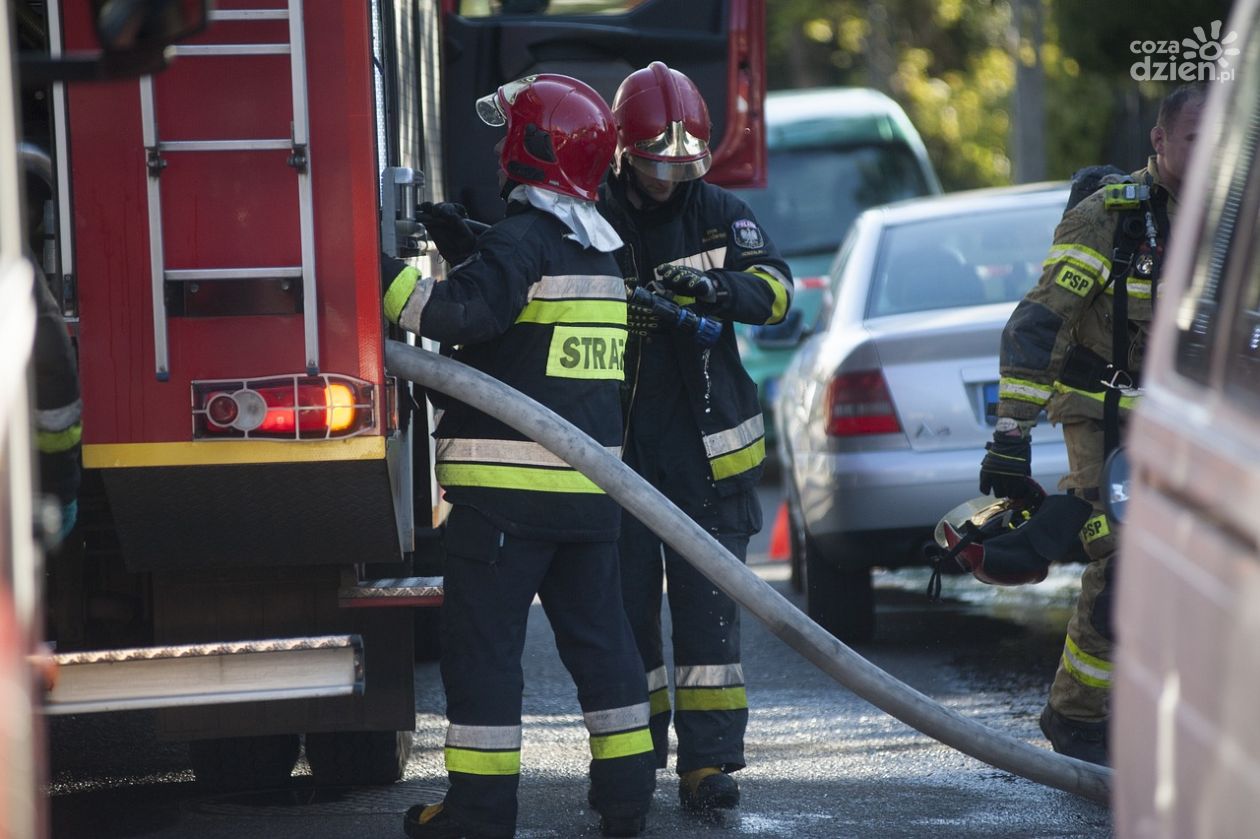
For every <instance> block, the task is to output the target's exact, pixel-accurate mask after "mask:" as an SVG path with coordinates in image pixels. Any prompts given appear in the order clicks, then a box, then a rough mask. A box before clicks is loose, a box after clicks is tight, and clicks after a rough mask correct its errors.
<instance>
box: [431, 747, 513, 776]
mask: <svg viewBox="0 0 1260 839" xmlns="http://www.w3.org/2000/svg"><path fill="white" fill-rule="evenodd" d="M446 771H448V772H463V773H464V774H465V775H519V774H521V752H520V750H519V749H518V750H516V751H511V752H483V751H479V750H476V749H459V748H455V747H453V746H447V747H446Z"/></svg>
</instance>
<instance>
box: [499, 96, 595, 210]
mask: <svg viewBox="0 0 1260 839" xmlns="http://www.w3.org/2000/svg"><path fill="white" fill-rule="evenodd" d="M477 115H478V116H480V117H481V120H482V122H485V123H486V124H488V125H495V126H499V125H506V126H507V136H505V137H504V139H503V149H502V151H501V152H500V153H499V166H500V168H501V169H502V170H503V171H504V172H505V173H506V174H507V177H508V178H509V179H511V180H512V181H515V182H517V183H522V184H533V185H534V186H538V187H541V188H542V189H547V190H551V191H552V192H559V193H561V194H563V195H571V196H573V197H574V198H581V199H583V200H586V201H594V200H595V199H596V198H597V197H598V190H599V184H600V182H601V181H602V180H603V178H604V173H605V171H607V169H608V164H609V163H611V162H612V155H613V150H614V149H615V148H616V145H617V138H616V130H615V129H614V128H613V120H612V113H611V112H610V111H609V109H608V103H606V102H605V101H604V99H603V97H601V96H600V95H599V94H598V93H596V92H595V90H594V89H593V88H591V87H590V86H589V85H587V84H586V83H585V82H581V81H579V80H577V79H574V78H571V77H569V76H561V75H558V74H553V73H540V74H538V75H536V76H526V77H525V78H523V79H517V80H516V81H514V82H508V83H507V84H505V85H503V86H502V87H500V88H499V89H498V90H496V91H495V92H494V93H491V94H489V95H488V96H483V97H481V98H480V99H478V100H477Z"/></svg>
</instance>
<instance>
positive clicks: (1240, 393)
mask: <svg viewBox="0 0 1260 839" xmlns="http://www.w3.org/2000/svg"><path fill="white" fill-rule="evenodd" d="M1252 171H1253V172H1257V173H1260V167H1254V168H1253V169H1252ZM1255 180H1257V181H1260V177H1258V178H1256V179H1255ZM1250 239H1251V243H1252V248H1251V259H1250V261H1249V263H1248V265H1247V267H1246V271H1245V272H1243V276H1242V278H1241V285H1242V287H1241V289H1240V291H1239V296H1238V301H1237V305H1236V308H1235V309H1234V316H1233V321H1234V323H1233V328H1232V330H1231V333H1230V337H1229V344H1228V345H1227V346H1226V354H1225V393H1226V394H1227V395H1228V396H1229V397H1230V398H1232V399H1235V400H1238V401H1241V402H1245V403H1247V404H1248V405H1249V406H1250V407H1251V408H1252V409H1253V410H1255V409H1257V408H1260V253H1258V252H1257V249H1256V246H1255V242H1256V230H1255V229H1254V225H1253V226H1252V231H1251V236H1250Z"/></svg>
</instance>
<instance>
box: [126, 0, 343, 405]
mask: <svg viewBox="0 0 1260 839" xmlns="http://www.w3.org/2000/svg"><path fill="white" fill-rule="evenodd" d="M210 20H211V21H212V22H214V21H259V20H288V22H289V42H288V43H287V44H190V45H182V46H176V47H175V48H174V53H175V55H177V56H187V57H190V58H192V57H222V56H233V55H288V56H289V69H290V75H291V77H292V89H293V128H292V134H293V136H292V138H290V139H265V138H255V139H244V140H180V141H162V140H160V139H159V138H158V127H157V110H156V107H155V99H154V92H153V77H152V76H144V77H143V78H142V79H141V80H140V114H141V119H142V120H143V123H144V147H145V152H146V157H147V165H148V169H149V185H148V198H149V255H150V266H151V270H152V292H153V349H154V356H155V362H156V367H157V378H158V381H163V382H164V381H166V380H167V379H168V378H169V377H170V347H169V345H168V342H167V334H166V294H165V289H166V283H168V282H175V283H188V282H205V281H213V280H260V279H262V280H275V279H286V278H287V279H296V278H299V277H300V278H301V280H302V311H303V327H304V335H305V345H306V372H307V374H308V375H311V376H315V375H318V374H319V315H318V306H317V305H316V303H317V300H316V297H315V222H314V201H313V197H312V193H311V160H310V151H309V148H308V140H309V137H310V124H309V118H308V110H307V90H306V42H305V38H304V35H303V28H302V0H288V8H287V9H257V10H216V11H212V12H211V13H210ZM286 149H287V150H289V152H290V154H289V158H288V161H287V163H288V165H289V166H292V167H293V168H294V170H296V172H297V189H298V215H299V222H300V228H301V243H302V264H301V265H297V266H280V267H243V268H201V269H171V268H167V267H166V260H165V254H164V252H163V246H162V192H161V187H160V184H159V180H158V179H159V176H160V175H161V173H162V169H163V168H165V167H166V161H165V160H164V159H163V155H164V154H173V153H179V152H216V151H228V152H240V151H276V150H286Z"/></svg>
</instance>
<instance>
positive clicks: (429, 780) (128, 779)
mask: <svg viewBox="0 0 1260 839" xmlns="http://www.w3.org/2000/svg"><path fill="white" fill-rule="evenodd" d="M766 497H767V502H768V503H771V504H772V502H773V500H774V498H773V493H772V492H770V493H767V496H766ZM769 526H770V520H768V521H767V531H768V530H769ZM767 539H768V533H767V535H766V536H764V537H763V540H762V543H763V544H764V541H765V540H767ZM753 547H754V551H753V554H754V556H753V561H754V563H756V564H757V568H758V571H759V573H760V574H761V575H762V576H763V577H764V578H765V579H767V580H768V581H770V582H771V584H772V585H773V586H774V587H775V588H776V589H778V590H779V591H781V592H782V593H784V594H785V595H787V596H788V597H789V598H790V599H792V600H793V602H794V603H796V604H797V605H798V606H799V605H800V597H799V596H798V595H795V594H794V593H792V592H791V591H790V587H789V585H788V583H787V582H786V576H787V575H786V566H785V565H784V564H763V563H762V559H763V558H764V554H763V552H764V548H762V549H761V551H760V552H759V551H758V549H757V547H758V546H757V545H756V544H754V546H753ZM1078 571H1079V569H1074V568H1072V567H1070V566H1069V567H1065V568H1063V569H1058V570H1057V571H1056V572H1055V573H1054V574H1053V575H1052V577H1051V579H1050V580H1047V581H1046V582H1045V583H1042V584H1041V585H1039V586H1036V587H1029V588H1025V589H1018V590H997V589H992V588H987V587H984V586H981V585H980V584H979V583H976V582H974V581H973V580H971V579H970V578H962V577H955V578H947V579H946V581H945V594H946V600H945V601H944V602H942V603H939V604H931V603H929V602H928V601H927V600H926V598H925V597H924V596H923V594H922V591H923V587H924V585H925V583H926V574H925V573H923V572H921V571H918V570H913V571H901V572H896V573H883V574H880V575H879V577H878V578H877V599H878V610H879V631H878V637H877V640H876V641H875V642H873V643H871V644H868V645H864V646H863V647H861V648H860V649H859V652H861V653H862V654H863V655H865V656H867V657H868V658H869V659H871V660H872V661H874V662H875V663H877V664H878V665H880V666H881V667H883V668H885V669H886V670H888V671H889V672H891V673H893V674H894V675H896V676H897V677H899V678H901V679H903V680H904V681H906V682H908V683H910V684H911V685H913V686H914V687H916V688H917V689H919V690H921V691H923V692H924V693H927V694H928V695H930V696H932V697H934V698H936V699H937V700H939V701H941V702H943V703H945V704H947V705H948V706H950V707H951V708H953V709H955V710H957V711H958V712H960V713H962V714H964V715H967V716H970V717H973V718H975V719H977V720H980V721H982V722H984V723H985V724H986V725H990V726H992V727H993V728H996V729H999V730H1001V731H1003V732H1006V733H1008V734H1011V735H1013V736H1016V737H1021V738H1023V739H1025V740H1027V741H1029V742H1032V743H1034V744H1036V745H1039V746H1042V747H1045V745H1046V744H1045V742H1044V740H1042V739H1041V737H1040V733H1039V732H1038V731H1037V724H1036V715H1037V713H1038V712H1039V710H1040V708H1041V705H1042V703H1043V702H1044V697H1045V693H1046V689H1047V686H1048V684H1049V680H1050V678H1051V677H1052V675H1053V671H1054V665H1055V661H1056V659H1057V656H1058V651H1059V649H1060V647H1061V644H1062V627H1063V625H1064V623H1065V621H1066V617H1067V610H1068V607H1069V606H1070V604H1071V602H1072V597H1073V592H1074V584H1075V576H1076V573H1077V572H1078ZM535 609H536V614H534V615H533V616H532V620H531V626H530V635H529V639H528V644H527V649H526V656H525V670H526V695H525V699H524V713H525V717H524V719H525V737H524V746H523V773H522V781H521V817H520V823H519V832H518V835H519V836H520V837H522V839H542V837H595V836H598V835H599V831H598V828H597V819H596V817H595V816H594V815H593V814H592V813H590V812H589V810H588V808H587V807H586V804H585V791H586V781H585V771H586V764H587V761H588V760H589V757H588V753H587V747H586V735H585V730H584V729H583V728H582V724H581V717H580V714H579V709H578V706H577V701H576V696H575V691H574V688H573V685H572V682H571V681H570V680H569V678H568V675H567V673H566V672H565V671H564V669H563V667H562V666H561V664H560V661H559V658H558V656H557V655H556V653H555V649H554V643H553V640H552V636H551V632H550V629H549V627H548V625H547V621H546V617H545V616H544V615H543V613H542V611H541V607H537V606H535ZM744 627H745V628H744V662H745V672H746V678H747V682H748V695H749V701H750V704H751V706H752V711H751V722H750V725H749V732H748V741H747V757H748V767H747V768H746V769H745V770H743V771H742V772H740V773H739V774H738V775H737V778H738V779H739V781H740V782H741V785H742V788H743V795H744V801H743V805H742V806H741V807H740V809H739V810H738V811H735V812H733V813H731V814H729V815H727V816H725V817H722V818H718V819H712V820H706V819H700V818H696V817H692V816H687V815H685V814H683V813H682V812H681V811H680V810H679V807H678V804H677V781H676V779H675V777H674V776H673V774H672V770H663V771H661V772H660V773H658V778H657V780H658V786H657V793H656V798H655V802H654V811H653V813H652V815H651V817H650V821H649V825H648V832H647V835H648V836H655V837H703V838H704V839H716V838H717V837H754V836H755V837H794V839H813V838H815V837H816V838H817V839H824V838H825V839H836V837H925V839H926V838H927V837H930V839H940V837H942V836H948V837H951V838H955V837H1055V836H1062V837H1106V836H1110V835H1111V828H1110V826H1109V813H1108V811H1107V809H1106V808H1104V807H1101V806H1098V805H1096V804H1092V803H1090V802H1087V801H1084V800H1082V799H1079V798H1076V797H1074V796H1072V795H1069V794H1066V793H1062V792H1058V791H1055V790H1051V789H1047V788H1045V787H1041V786H1038V785H1037V784H1034V783H1031V782H1029V781H1025V780H1023V779H1020V778H1017V777H1014V776H1011V775H1009V774H1007V773H1005V772H1001V771H998V770H996V769H993V768H991V767H988V766H985V765H984V764H981V763H979V762H977V761H975V760H973V759H972V758H969V757H967V756H965V755H962V754H960V753H958V752H955V751H953V750H951V749H948V748H946V747H944V746H941V745H940V744H937V743H935V742H934V741H932V740H930V739H929V738H927V737H926V736H924V735H922V734H919V733H918V732H916V731H914V730H913V729H910V728H908V727H907V726H905V725H903V724H901V723H900V722H897V721H896V720H894V719H892V718H891V717H889V716H887V715H886V714H884V713H882V712H880V711H879V710H877V709H876V708H874V707H872V706H871V705H869V704H867V703H866V702H864V701H862V700H860V699H858V698H856V697H855V696H853V695H852V694H850V693H849V692H848V691H846V690H844V689H843V688H841V687H839V686H838V685H836V684H835V683H834V682H832V681H831V680H830V678H828V677H827V676H825V675H823V674H822V673H820V672H819V671H817V670H816V669H814V668H813V667H812V666H811V665H809V664H808V663H807V662H805V661H804V660H803V659H802V658H800V657H799V656H798V655H796V654H795V653H794V652H791V651H790V650H789V649H788V648H787V647H786V646H784V644H783V643H782V642H780V641H779V640H778V639H777V638H775V637H773V636H771V635H770V634H769V633H767V632H766V631H765V630H764V629H763V628H762V627H761V626H760V625H759V624H757V623H756V621H754V620H750V619H746V620H745V624H744ZM416 688H417V713H416V731H417V734H416V737H417V741H416V750H415V754H414V756H413V758H412V760H411V763H410V764H409V766H408V769H407V773H406V778H405V780H404V781H403V782H402V783H399V784H397V785H394V786H392V787H387V788H371V789H368V788H350V789H338V790H331V791H317V790H315V789H314V788H312V787H311V785H310V779H309V777H306V776H303V775H302V774H301V773H303V772H304V771H305V766H304V763H301V764H299V767H298V770H297V772H298V774H296V775H295V777H294V778H293V780H292V783H291V785H290V786H289V787H288V788H286V789H281V790H263V791H258V792H253V793H249V794H233V795H210V794H206V793H203V792H202V791H201V790H199V789H198V787H197V786H196V784H195V783H194V782H193V781H192V775H191V772H190V771H189V770H188V769H187V757H186V754H185V752H184V749H183V747H182V746H179V745H171V744H158V743H156V742H154V740H153V735H152V732H151V728H150V725H149V718H148V717H147V716H146V715H145V714H142V713H131V714H116V715H106V716H99V717H84V718H77V719H76V718H66V719H58V720H55V725H54V727H53V729H52V731H51V745H52V749H53V773H54V774H53V785H52V798H51V801H52V815H53V835H54V836H55V837H57V838H58V839H63V837H64V838H65V839H69V837H100V838H101V839H111V838H112V837H141V836H144V837H163V838H165V837H172V838H173V837H181V839H186V838H187V837H224V839H228V838H229V837H230V839H252V838H253V837H265V839H287V837H294V838H295V839H297V838H298V837H300V838H301V839H324V837H329V838H330V839H331V837H357V836H386V837H388V836H401V835H402V832H401V829H400V816H401V814H402V812H403V811H404V810H405V809H406V808H407V807H408V806H410V805H411V804H413V803H416V802H418V801H422V800H423V801H432V800H436V799H437V798H438V797H439V796H440V795H441V793H442V790H443V788H444V786H445V775H444V772H443V768H442V741H443V735H444V720H443V717H442V708H443V698H442V692H441V685H440V681H439V678H438V673H437V667H436V665H434V664H421V665H418V666H417V667H416Z"/></svg>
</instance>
